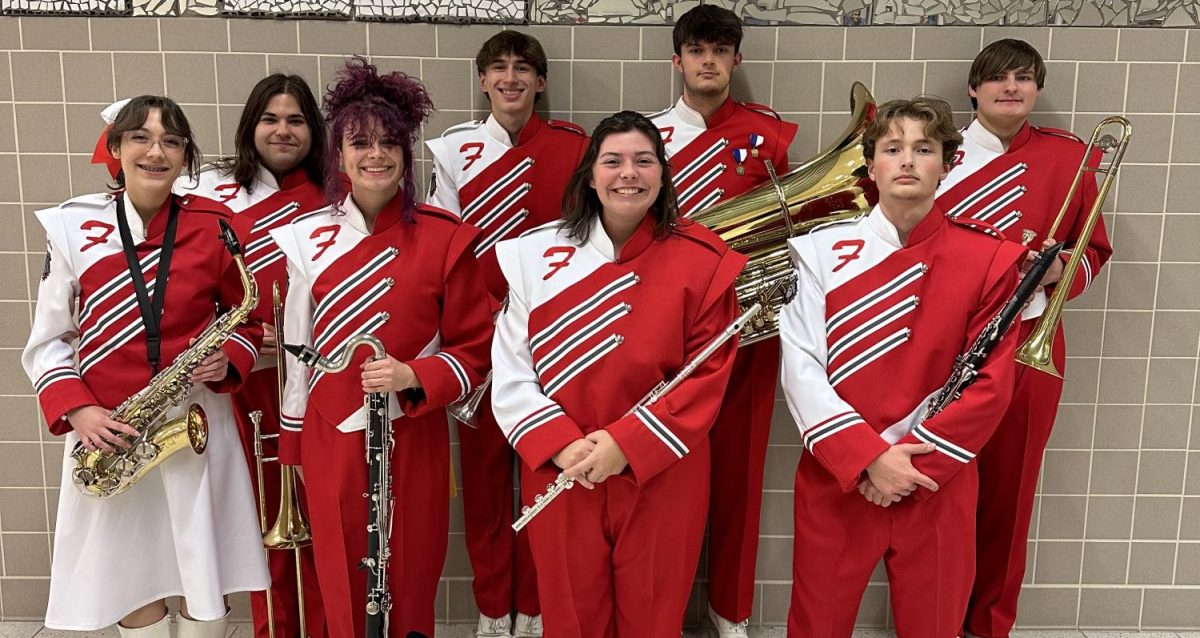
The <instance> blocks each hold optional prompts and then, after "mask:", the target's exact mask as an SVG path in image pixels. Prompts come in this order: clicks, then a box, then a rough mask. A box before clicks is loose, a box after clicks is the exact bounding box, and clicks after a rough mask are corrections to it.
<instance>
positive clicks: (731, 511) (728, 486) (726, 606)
mask: <svg viewBox="0 0 1200 638" xmlns="http://www.w3.org/2000/svg"><path fill="white" fill-rule="evenodd" d="M778 384H779V339H777V338H771V339H767V340H766V341H760V342H758V343H755V344H752V345H749V346H746V347H744V348H740V349H738V352H737V357H736V358H735V359H734V362H733V373H732V374H730V376H729V386H728V387H727V388H726V390H725V399H724V401H722V403H721V411H720V413H719V414H718V415H717V420H716V423H714V424H713V428H712V432H711V433H710V434H709V437H710V439H711V440H712V450H713V457H712V482H711V485H712V495H711V497H710V503H709V508H710V509H709V525H708V601H709V604H710V605H712V608H713V609H714V610H715V611H716V612H717V613H718V614H719V615H720V616H721V617H722V618H725V619H726V620H731V621H734V622H741V621H743V620H745V619H747V618H749V617H750V611H751V609H752V607H753V604H754V568H755V566H756V564H757V559H758V525H759V516H760V514H761V513H762V490H763V464H764V463H765V462H766V458H767V439H768V438H769V436H770V434H771V413H772V410H773V408H774V407H775V388H776V386H777V385H778Z"/></svg>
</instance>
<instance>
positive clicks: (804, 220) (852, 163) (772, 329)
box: [691, 82, 878, 345]
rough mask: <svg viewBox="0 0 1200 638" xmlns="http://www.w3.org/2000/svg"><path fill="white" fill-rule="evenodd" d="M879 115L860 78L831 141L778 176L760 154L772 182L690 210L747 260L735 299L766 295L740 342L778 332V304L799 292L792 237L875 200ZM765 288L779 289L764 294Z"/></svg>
mask: <svg viewBox="0 0 1200 638" xmlns="http://www.w3.org/2000/svg"><path fill="white" fill-rule="evenodd" d="M874 118H875V99H874V98H873V97H872V96H871V92H870V91H869V90H868V89H867V87H866V86H864V85H863V84H862V83H861V82H855V83H854V84H853V86H851V88H850V123H849V124H847V126H846V129H845V130H844V131H842V133H841V134H840V135H838V136H837V138H836V139H834V141H833V142H832V143H831V144H830V145H829V146H827V147H825V148H824V149H823V150H822V151H821V152H819V153H817V155H816V156H815V157H813V158H812V159H809V160H808V161H806V162H804V163H802V164H800V165H799V166H797V167H796V168H794V169H792V170H791V171H789V172H788V173H786V174H785V175H783V176H782V177H779V178H778V180H777V181H776V180H774V170H773V167H772V166H771V165H770V161H769V160H768V159H766V158H763V161H764V162H766V163H767V167H768V170H769V172H770V173H771V175H772V178H773V179H772V181H770V182H767V183H765V184H762V185H760V186H757V187H755V188H754V189H752V190H750V191H747V192H746V193H743V194H742V195H739V196H737V197H733V198H731V199H728V200H726V201H724V202H721V203H720V204H717V205H715V206H711V207H709V208H706V209H704V210H701V211H699V212H696V213H693V214H692V215H691V219H692V220H694V221H696V222H698V223H700V224H703V225H704V226H707V227H708V228H709V229H710V230H712V231H713V232H715V233H716V234H717V235H718V236H720V237H721V239H723V240H725V242H726V243H727V244H729V247H730V248H732V249H734V250H736V251H737V252H739V253H741V254H743V255H745V256H746V257H748V258H749V261H748V262H747V263H746V267H745V269H743V270H742V274H741V275H740V276H739V277H738V280H737V283H736V284H735V288H736V290H737V297H738V304H739V305H740V306H742V308H743V309H745V308H749V307H750V306H751V305H752V304H754V303H755V302H759V301H762V302H764V305H765V306H766V307H765V308H764V309H763V311H762V312H760V313H759V314H758V315H757V316H756V317H755V318H754V320H753V321H750V322H747V324H746V326H745V327H744V328H743V329H742V334H741V340H740V342H739V343H740V345H747V344H751V343H755V342H758V341H762V340H764V339H769V338H770V337H773V336H775V335H776V334H778V333H779V310H780V308H782V307H783V305H784V304H786V303H787V302H788V301H789V300H790V299H791V297H792V295H794V294H795V282H794V278H795V270H794V269H793V267H792V263H791V258H790V256H789V255H788V248H787V240H788V238H789V237H792V236H795V235H803V234H805V233H808V232H810V231H812V229H814V228H816V227H817V226H820V225H822V224H825V223H827V222H831V221H836V220H839V219H845V218H849V217H853V216H856V215H859V214H861V213H863V212H864V211H866V210H869V209H870V208H871V206H872V205H874V202H875V201H876V200H877V199H878V191H877V190H876V189H875V185H874V183H873V182H871V180H870V178H869V177H867V163H866V160H865V159H864V158H863V151H862V138H863V132H864V131H865V130H866V128H867V124H869V123H870V122H871V120H873V119H874ZM777 284H779V285H777ZM767 290H772V291H775V292H772V293H771V295H770V297H769V298H768V299H762V298H761V297H762V291H767Z"/></svg>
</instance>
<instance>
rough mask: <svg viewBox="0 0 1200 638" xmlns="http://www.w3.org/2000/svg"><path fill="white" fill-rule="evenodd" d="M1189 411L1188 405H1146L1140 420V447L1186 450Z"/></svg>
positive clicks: (1190, 409) (1190, 410) (1190, 408)
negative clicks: (1142, 418)
mask: <svg viewBox="0 0 1200 638" xmlns="http://www.w3.org/2000/svg"><path fill="white" fill-rule="evenodd" d="M1191 413H1192V407H1191V406H1190V405H1147V406H1146V414H1145V419H1144V420H1143V422H1142V447H1143V448H1149V449H1160V450H1161V449H1166V450H1186V449H1187V444H1188V434H1189V425H1190V423H1189V422H1190V419H1191Z"/></svg>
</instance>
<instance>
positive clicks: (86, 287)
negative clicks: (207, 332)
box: [22, 192, 262, 434]
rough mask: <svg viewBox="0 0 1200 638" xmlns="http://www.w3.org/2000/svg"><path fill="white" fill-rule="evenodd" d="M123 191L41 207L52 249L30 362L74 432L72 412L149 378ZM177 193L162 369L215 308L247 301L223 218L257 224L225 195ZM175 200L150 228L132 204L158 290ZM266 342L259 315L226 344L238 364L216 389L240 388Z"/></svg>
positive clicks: (116, 398) (140, 250)
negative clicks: (241, 217) (218, 198)
mask: <svg viewBox="0 0 1200 638" xmlns="http://www.w3.org/2000/svg"><path fill="white" fill-rule="evenodd" d="M123 196H124V194H123V193H121V192H118V193H115V194H109V193H98V194H95V195H84V196H82V197H76V198H75V199H72V200H69V201H67V202H65V203H64V204H62V205H60V206H58V207H56V208H48V209H45V210H40V211H38V212H37V218H38V221H40V222H41V223H42V226H44V227H45V229H46V237H47V241H48V243H49V247H48V253H47V256H46V266H45V270H44V271H43V273H42V283H41V285H40V286H39V288H38V304H37V312H36V316H35V317H34V322H33V330H32V332H31V333H30V335H29V342H28V344H27V345H26V346H25V352H24V354H23V355H22V363H23V364H24V366H25V370H26V372H28V373H29V378H30V379H31V380H32V381H33V383H34V389H35V390H36V392H37V395H38V400H39V401H40V402H41V406H42V413H43V414H45V415H46V421H47V423H48V424H49V426H50V431H51V432H52V433H54V434H65V433H67V432H68V431H70V429H71V426H70V425H69V424H68V423H67V421H66V414H67V412H69V411H71V410H73V409H75V408H78V407H82V406H85V405H99V406H101V407H104V408H109V409H111V408H115V407H116V406H117V405H119V404H120V403H121V402H122V401H124V400H125V399H126V398H128V397H129V396H130V395H132V394H134V393H136V392H137V391H139V390H141V389H142V388H144V387H145V386H146V385H147V384H148V383H149V381H150V376H151V371H150V366H149V364H148V363H147V361H146V339H145V328H144V326H143V324H142V317H141V314H140V312H139V309H138V303H137V298H136V297H135V295H134V291H133V280H132V278H131V277H130V275H129V268H128V266H127V264H126V261H125V255H124V252H123V251H122V248H121V234H120V232H119V231H118V229H117V199H116V198H117V197H123ZM175 200H176V201H178V202H179V207H180V211H179V222H178V228H177V230H176V235H175V248H174V253H173V255H172V258H171V270H170V272H169V273H168V279H167V297H166V299H165V300H164V301H163V312H162V319H161V323H160V326H159V332H160V334H161V337H162V342H161V358H160V363H159V369H160V370H161V369H163V368H166V367H167V366H168V365H170V364H171V362H172V361H174V360H175V358H176V357H178V356H179V354H180V353H182V352H183V351H184V350H186V349H187V347H188V341H189V340H190V339H191V338H192V337H195V336H197V335H199V334H200V333H201V332H202V331H203V330H204V329H205V328H206V327H207V326H208V324H209V323H211V322H212V320H213V319H214V316H215V315H214V310H216V309H218V308H220V309H227V308H230V307H233V306H235V305H237V304H238V302H239V301H241V299H242V295H243V290H242V285H241V281H240V279H239V278H238V276H237V272H236V270H235V268H234V265H233V260H232V258H231V257H230V255H229V252H228V251H227V250H226V249H225V244H224V243H222V242H221V240H220V239H219V236H220V235H219V233H220V229H219V226H218V224H217V222H218V220H221V219H224V220H226V221H229V222H230V223H231V225H233V227H234V229H235V232H236V233H237V234H238V235H239V236H240V237H241V238H244V237H245V236H246V235H247V234H248V231H249V228H248V225H247V224H244V223H241V222H239V221H238V220H237V219H236V218H234V217H233V216H232V215H231V214H230V212H229V209H227V208H225V207H224V206H223V205H221V204H219V203H217V202H214V201H212V200H209V199H206V198H203V197H197V196H183V197H175ZM169 206H170V200H168V201H167V202H166V203H164V205H163V209H162V210H160V211H159V212H158V213H157V214H156V215H155V216H154V217H153V218H152V219H151V220H150V225H149V228H143V226H142V220H141V218H140V217H139V216H138V214H137V211H136V210H135V209H134V208H133V205H132V204H131V203H129V201H128V200H126V202H125V215H126V217H127V219H128V220H129V228H130V233H131V235H132V237H133V240H134V241H135V242H136V243H137V255H138V257H139V259H140V263H141V267H142V277H143V278H144V279H145V281H146V289H147V292H148V293H149V294H150V295H152V296H153V295H154V281H155V277H156V276H157V275H158V258H159V254H160V251H161V248H162V239H163V233H164V231H165V230H166V225H167V210H168V208H169ZM76 338H78V342H77V343H74V344H73V343H72V342H73V341H74V340H75V339H76ZM261 342H262V326H261V325H260V324H259V323H257V322H247V323H246V324H243V325H242V326H240V327H239V328H238V329H237V330H236V331H235V332H234V333H233V335H232V336H231V337H230V338H229V340H228V341H226V342H225V345H224V346H223V347H222V350H223V351H224V352H225V354H226V355H227V356H228V357H229V363H230V366H231V370H230V372H229V374H228V376H226V377H225V379H223V380H222V381H220V382H218V383H210V384H209V387H210V388H211V389H212V390H214V391H217V392H231V391H233V390H235V389H237V388H238V387H239V386H240V385H241V382H242V380H243V379H245V378H246V375H248V374H249V373H250V369H251V368H252V367H253V366H254V362H255V360H256V359H257V358H258V348H259V346H260V345H261ZM76 357H78V362H76V360H75V359H76Z"/></svg>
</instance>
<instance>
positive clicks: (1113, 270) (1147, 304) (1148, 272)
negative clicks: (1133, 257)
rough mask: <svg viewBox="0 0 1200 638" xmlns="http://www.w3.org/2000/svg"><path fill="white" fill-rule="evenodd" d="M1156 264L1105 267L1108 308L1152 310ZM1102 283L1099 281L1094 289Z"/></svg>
mask: <svg viewBox="0 0 1200 638" xmlns="http://www.w3.org/2000/svg"><path fill="white" fill-rule="evenodd" d="M1157 271H1158V266H1157V265H1156V264H1131V263H1116V264H1109V265H1108V266H1106V267H1105V269H1104V273H1105V274H1107V275H1108V279H1109V286H1108V307H1109V308H1114V309H1120V310H1151V309H1152V308H1153V307H1154V292H1155V286H1154V281H1155V274H1156V272H1157ZM1099 283H1100V281H1099V279H1097V280H1096V282H1095V283H1094V284H1093V287H1095V286H1096V285H1098V284H1099Z"/></svg>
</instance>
